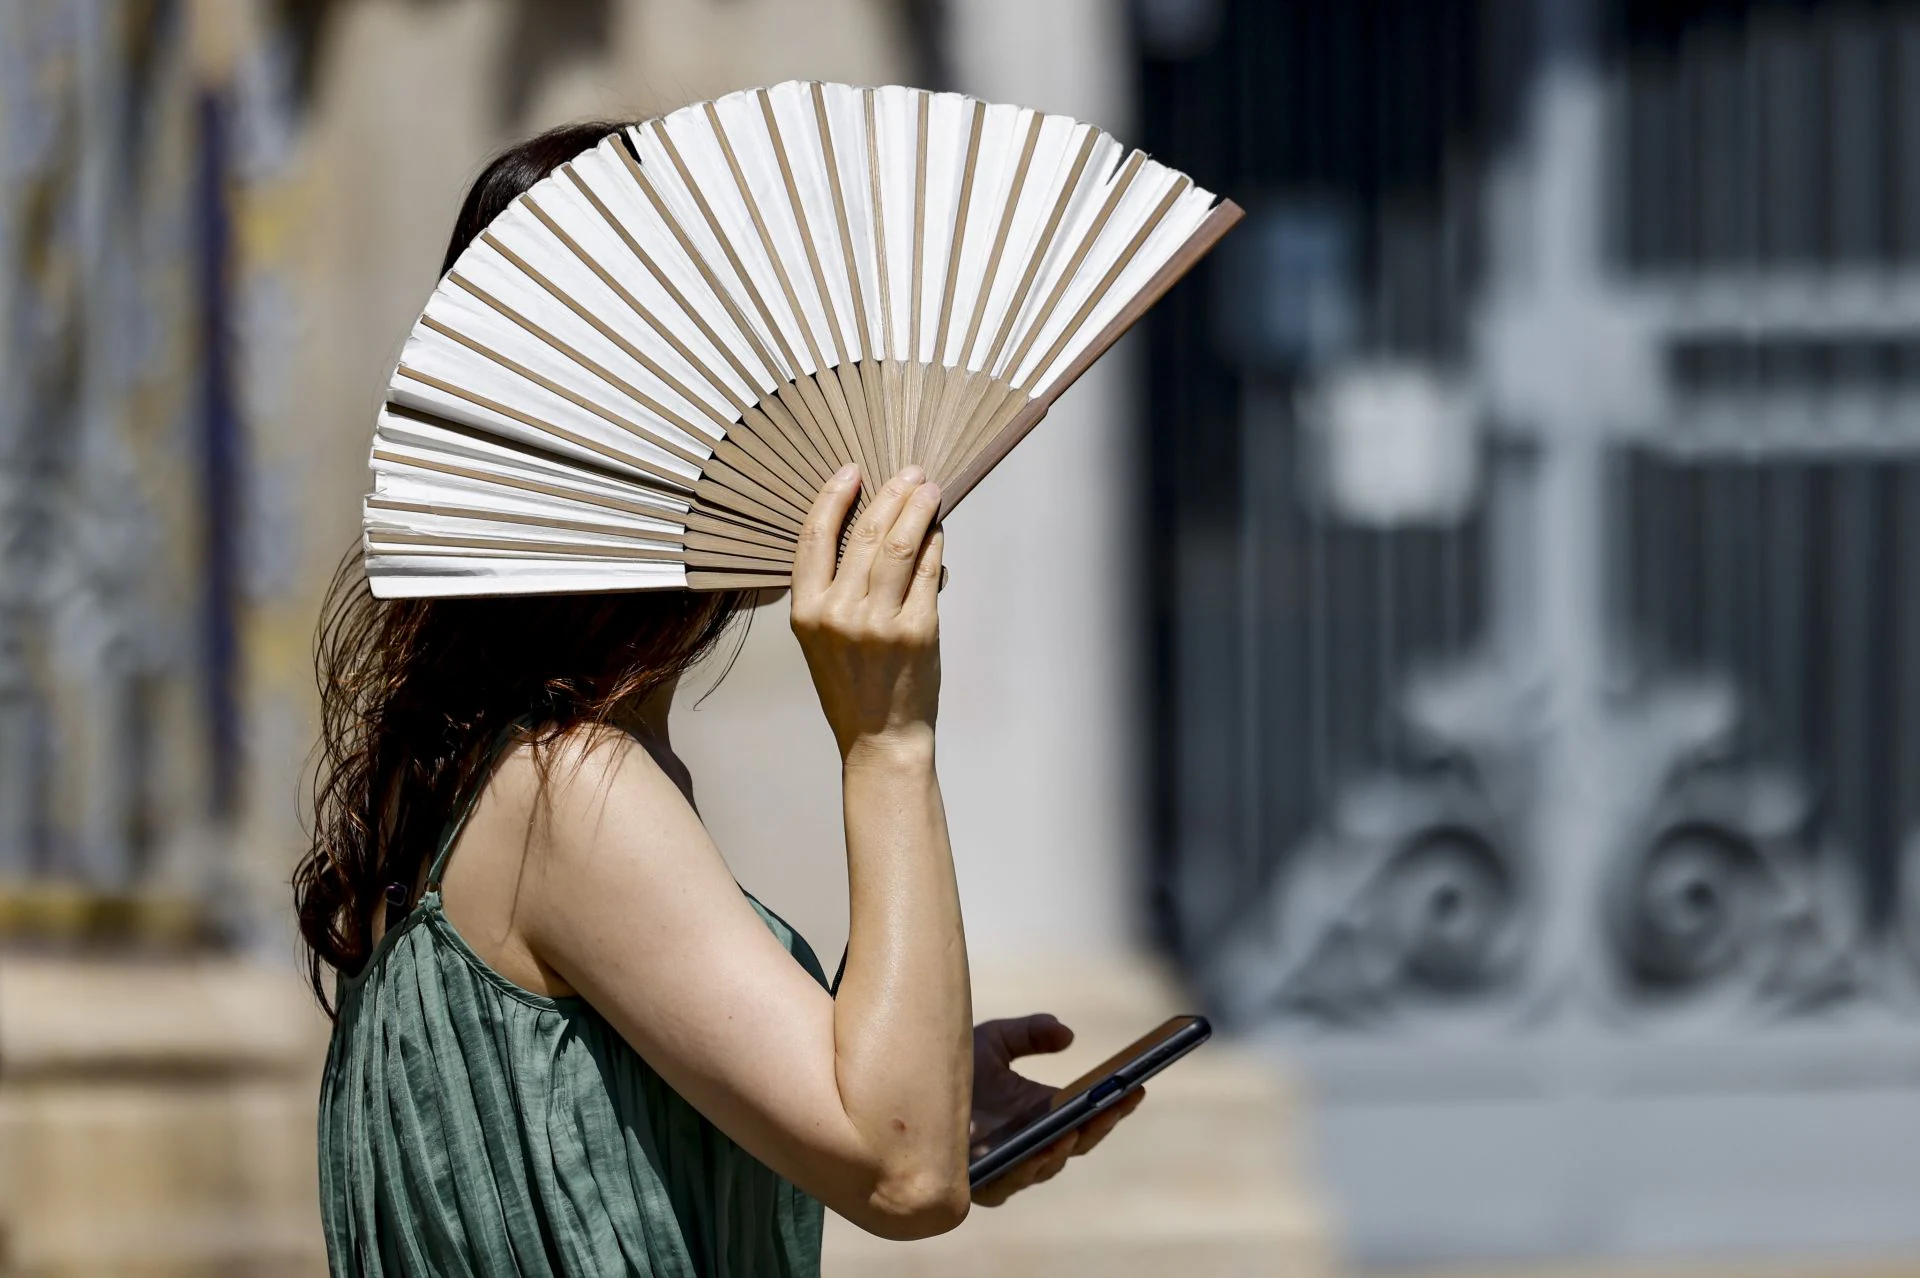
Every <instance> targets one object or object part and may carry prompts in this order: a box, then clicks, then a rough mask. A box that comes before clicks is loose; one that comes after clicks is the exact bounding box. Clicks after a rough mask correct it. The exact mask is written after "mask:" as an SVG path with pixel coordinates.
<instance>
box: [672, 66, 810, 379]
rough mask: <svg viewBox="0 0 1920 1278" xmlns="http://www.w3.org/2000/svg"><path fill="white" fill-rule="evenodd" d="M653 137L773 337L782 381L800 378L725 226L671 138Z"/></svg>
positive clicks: (796, 360) (796, 362)
mask: <svg viewBox="0 0 1920 1278" xmlns="http://www.w3.org/2000/svg"><path fill="white" fill-rule="evenodd" d="M708 105H709V106H711V105H712V104H711V103H709V104H708ZM709 127H711V125H709ZM654 136H655V137H656V138H658V139H659V141H660V147H661V149H662V150H663V151H665V152H666V154H667V159H668V161H669V162H671V163H672V165H673V168H674V171H675V172H676V173H678V174H679V175H680V182H681V185H683V186H684V187H686V189H687V193H688V194H689V195H690V196H692V197H693V202H694V206H695V207H696V208H698V209H699V210H700V216H701V217H702V218H704V219H705V220H706V223H707V229H708V230H709V231H711V232H712V233H713V237H714V240H715V241H716V242H717V243H718V244H719V245H720V251H721V252H722V253H723V254H725V255H726V259H727V264H728V265H729V266H731V267H732V268H733V273H734V276H735V278H737V279H738V280H739V281H740V287H741V288H742V289H743V290H744V291H745V293H746V295H747V297H748V298H749V299H750V300H751V301H752V302H753V306H754V309H755V310H757V311H759V312H760V319H761V321H762V322H763V323H764V324H765V325H766V327H767V334H768V335H769V336H770V337H772V338H773V342H774V345H775V346H777V347H778V348H779V351H780V357H781V362H780V365H779V366H780V367H781V368H782V369H784V370H785V377H786V379H787V380H789V381H791V380H792V379H793V378H796V377H798V376H800V373H801V368H800V359H799V357H798V356H797V355H795V354H794V350H793V347H792V346H790V345H788V343H787V337H786V334H785V333H783V332H781V331H780V324H779V321H777V320H775V319H774V317H773V308H772V307H770V306H768V305H767V299H766V298H765V297H764V296H763V295H762V294H761V292H760V286H759V285H758V284H755V283H754V282H753V276H752V275H751V274H750V273H749V272H748V271H747V264H746V263H745V262H744V261H742V260H741V257H740V251H739V250H738V249H736V248H735V247H734V246H733V240H732V239H731V238H730V237H729V236H728V234H727V230H726V227H725V226H723V225H722V224H721V222H720V219H719V218H718V217H717V216H715V215H714V212H713V205H712V204H710V203H708V201H707V193H706V192H705V191H704V190H702V189H701V187H700V185H699V184H698V183H697V182H695V181H694V179H693V171H692V170H691V169H689V168H688V167H687V162H686V160H685V159H684V158H682V156H681V154H680V148H679V147H678V146H676V145H674V141H673V137H672V135H671V134H669V133H668V132H667V131H666V130H665V129H664V128H657V129H655V130H654ZM718 136H721V137H723V136H724V135H718ZM742 324H743V327H748V326H747V325H745V324H744V317H743V321H742Z"/></svg>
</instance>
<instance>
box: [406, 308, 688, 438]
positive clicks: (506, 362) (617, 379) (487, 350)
mask: <svg viewBox="0 0 1920 1278" xmlns="http://www.w3.org/2000/svg"><path fill="white" fill-rule="evenodd" d="M451 278H452V280H453V282H454V283H456V284H458V285H460V287H461V288H463V289H465V290H466V291H467V292H469V293H471V294H473V296H475V297H476V298H479V299H480V300H481V301H482V302H484V303H486V304H487V305H488V306H489V307H491V308H492V309H493V310H495V311H497V312H499V313H500V314H501V315H502V316H503V317H505V318H506V319H508V320H511V321H513V322H515V323H517V324H519V325H520V326H521V327H522V328H525V329H526V330H527V331H528V332H529V333H532V334H533V335H534V336H535V337H538V338H540V339H541V340H542V341H545V342H546V343H547V344H548V345H549V346H551V347H552V348H553V349H554V350H556V351H558V352H559V353H560V354H562V355H564V356H566V357H567V358H568V359H570V360H572V361H573V362H574V363H575V364H577V365H579V366H580V367H581V368H584V369H586V370H587V371H588V372H590V373H592V374H593V375H594V376H595V377H598V378H600V380H602V381H603V382H605V383H607V385H609V386H612V387H613V388H614V389H615V390H618V391H620V392H621V393H622V394H624V395H626V396H627V397H628V398H629V399H632V400H633V401H634V402H635V403H637V404H639V405H640V406H641V407H643V408H645V409H646V410H647V411H648V412H650V413H653V414H654V415H655V416H657V417H659V418H660V420H662V421H664V422H666V423H667V424H668V425H670V426H673V427H674V428H675V429H677V430H680V431H684V432H685V433H686V435H687V436H688V438H690V439H694V440H697V441H704V440H705V439H707V438H708V435H707V433H706V432H705V431H703V430H701V429H700V428H698V427H697V426H695V425H694V424H693V423H692V422H691V421H689V420H688V419H687V418H685V417H683V416H681V415H680V414H679V413H677V412H675V411H673V410H672V409H671V408H669V407H668V406H667V405H665V404H663V403H661V402H660V401H659V400H657V399H655V398H654V397H653V396H651V395H649V394H647V393H646V392H645V391H643V390H641V389H640V388H639V387H638V386H635V385H633V384H632V383H630V382H628V381H627V380H626V379H625V378H622V377H621V376H620V375H619V374H617V373H615V372H614V371H613V370H611V369H609V368H604V367H602V366H601V365H600V364H599V363H597V362H596V361H594V360H593V359H591V358H590V357H588V356H587V355H585V354H583V353H582V352H580V351H577V350H575V349H574V348H573V347H571V346H569V345H567V344H566V343H565V342H563V341H561V340H560V339H558V338H557V337H554V336H553V335H552V334H551V333H548V332H546V330H544V329H542V328H541V327H540V326H539V325H537V324H534V323H533V322H532V321H531V320H527V319H525V318H524V317H523V316H521V315H520V314H519V313H518V312H516V311H514V310H513V309H512V308H511V307H509V306H506V305H505V304H504V303H501V302H499V301H497V299H495V298H493V297H492V295H491V294H488V293H486V292H485V291H484V290H481V289H478V288H476V287H475V286H474V285H473V284H472V283H470V282H469V281H467V280H465V279H463V278H461V277H460V275H459V274H458V273H457V272H456V273H454V274H453V275H452V276H451ZM420 322H421V323H422V324H424V325H426V326H427V327H429V328H432V329H433V330H434V331H435V332H437V333H440V334H441V335H442V336H445V337H450V338H452V339H453V340H454V341H457V342H459V343H460V344H461V345H463V346H465V347H467V349H469V350H471V351H474V352H475V353H477V354H480V355H484V356H486V357H487V358H488V359H491V360H493V361H494V362H495V363H497V364H499V365H500V366H501V367H503V368H510V369H512V370H513V371H514V372H516V373H518V374H519V375H520V376H522V377H524V378H526V379H527V380H528V381H530V382H533V383H535V384H536V385H539V386H541V387H543V388H545V389H546V390H549V391H551V392H552V393H553V394H555V395H559V396H560V397H561V398H563V399H566V400H568V401H569V402H571V403H572V404H574V405H575V406H576V407H579V408H584V409H586V410H587V411H588V412H590V413H593V414H594V415H595V416H597V417H601V418H604V419H605V420H607V421H609V422H611V423H613V424H614V425H616V426H620V427H624V428H626V429H628V430H632V431H634V432H635V433H637V434H641V435H643V436H644V437H645V438H647V439H648V440H649V441H651V442H653V443H657V444H658V445H659V446H660V447H661V448H664V449H666V450H667V451H668V452H670V453H672V454H673V455H674V456H676V457H678V458H679V459H680V460H681V461H684V462H688V463H690V464H692V465H695V466H698V465H699V464H700V463H701V462H703V461H705V460H706V454H705V453H703V452H701V451H700V450H699V449H697V448H690V447H688V446H687V445H686V444H684V443H682V442H681V441H679V440H677V439H674V438H673V437H672V436H671V435H666V434H663V433H661V432H660V431H658V430H656V429H655V428H653V427H651V426H648V425H646V424H645V423H642V422H633V421H631V419H629V418H627V417H626V416H625V415H623V414H620V413H615V412H613V411H612V410H611V409H606V408H602V407H600V406H599V405H596V404H594V403H592V402H591V401H589V400H587V399H586V398H585V397H584V396H582V395H581V394H579V393H578V392H577V391H574V390H573V389H572V388H570V387H566V386H562V385H561V384H560V383H558V382H555V381H553V380H552V379H551V378H549V377H547V376H546V375H545V374H542V373H537V372H535V371H534V370H533V369H531V368H529V367H528V366H526V365H524V364H521V363H520V362H519V361H518V360H515V359H514V358H512V357H511V356H509V355H506V354H503V353H502V352H500V351H496V350H494V349H493V348H491V347H489V346H488V345H486V343H484V342H482V341H480V340H479V339H478V338H474V337H471V336H470V335H468V334H463V333H461V332H460V331H459V330H458V329H456V328H454V327H452V326H451V325H448V324H444V323H441V322H438V321H434V320H432V319H431V318H430V317H428V316H424V315H423V316H421V320H420Z"/></svg>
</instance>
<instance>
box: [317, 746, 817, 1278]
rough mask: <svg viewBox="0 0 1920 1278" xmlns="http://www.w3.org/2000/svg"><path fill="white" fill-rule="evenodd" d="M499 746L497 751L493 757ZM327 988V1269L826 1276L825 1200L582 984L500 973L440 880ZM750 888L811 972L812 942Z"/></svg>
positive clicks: (447, 845)
mask: <svg viewBox="0 0 1920 1278" xmlns="http://www.w3.org/2000/svg"><path fill="white" fill-rule="evenodd" d="M496 754H497V751H496ZM478 789H479V787H478V786H476V787H475V793H474V794H472V795H469V796H468V797H467V798H466V799H465V800H464V801H463V803H462V804H461V806H460V809H459V811H458V812H457V813H456V815H455V816H454V819H453V820H452V821H450V822H449V823H448V826H447V829H446V830H445V832H443V834H442V835H441V838H440V844H439V847H438V849H437V850H436V852H435V856H434V860H433V864H432V866H431V867H430V868H429V869H428V871H427V890H426V892H425V894H424V895H423V896H422V897H421V899H420V902H419V904H418V905H416V906H415V907H414V909H413V910H412V912H411V913H410V914H408V915H407V916H406V917H405V918H404V919H402V920H400V921H399V922H398V924H397V925H396V926H393V927H391V928H389V929H388V931H387V932H386V934H385V935H383V936H382V937H381V938H380V944H379V945H378V946H377V947H376V948H375V950H374V952H373V955H372V957H371V958H370V959H369V960H368V961H367V963H366V965H365V966H364V967H363V968H362V969H361V971H360V972H359V973H358V974H356V975H353V976H343V977H341V979H340V982H339V987H338V988H339V994H338V1002H339V1019H338V1021H337V1023H336V1024H335V1026H334V1031H333V1041H332V1046H331V1048H330V1049H329V1051H328V1055H327V1065H326V1073H325V1075H324V1076H323V1079H322V1082H321V1090H320V1133H319V1135H320V1197H321V1215H322V1218H323V1223H324V1226H325V1230H326V1238H327V1255H328V1259H329V1263H330V1265H331V1269H332V1272H333V1274H334V1275H335V1276H336V1278H343V1276H346V1275H352V1276H353V1278H402V1276H405V1278H424V1276H425V1275H436V1276H437V1275H473V1276H474V1278H492V1276H493V1275H541V1276H543V1278H545V1276H547V1275H553V1276H556V1278H559V1276H567V1278H575V1276H577V1278H587V1276H589V1275H591V1276H592V1278H610V1276H612V1275H647V1276H648V1278H788V1276H790V1275H796V1276H797V1275H807V1276H812V1275H817V1274H818V1273H819V1272H820V1231H821V1225H822V1221H823V1212H822V1208H821V1206H820V1204H819V1203H818V1202H816V1201H815V1200H814V1199H812V1198H810V1197H808V1196H807V1195H806V1194H804V1193H802V1192H801V1191H800V1190H798V1189H796V1188H795V1187H794V1186H793V1185H791V1184H789V1183H787V1182H786V1181H784V1180H782V1179H781V1178H780V1177H779V1176H777V1175H775V1174H774V1173H773V1172H772V1171H770V1170H768V1169H767V1167H766V1166H764V1165H763V1164H761V1163H760V1162H758V1161H757V1160H755V1159H754V1158H753V1157H752V1156H751V1155H749V1154H748V1153H747V1152H746V1151H744V1150H742V1149H741V1148H740V1147H739V1146H738V1145H736V1144H734V1143H733V1142H732V1141H731V1140H729V1139H728V1138H727V1137H726V1136H725V1135H723V1134H722V1133H721V1132H720V1131H719V1129H718V1128H716V1127H714V1125H713V1124H712V1123H710V1122H708V1121H707V1120H706V1119H705V1118H704V1117H702V1116H701V1115H700V1113H699V1112H698V1111H697V1110H695V1109H694V1108H693V1107H692V1106H691V1105H689V1104H688V1103H687V1102H686V1101H684V1100H682V1099H681V1098H680V1097H679V1096H678V1095H677V1094H676V1093H675V1092H674V1091H673V1089H671V1088H670V1087H668V1086H667V1085H666V1083H664V1082H662V1081H661V1079H660V1076H659V1075H658V1074H656V1073H654V1072H653V1070H652V1069H651V1068H650V1067H649V1066H648V1065H647V1063H646V1061H644V1060H642V1059H641V1058H640V1055H639V1053H637V1052H635V1051H634V1050H633V1049H632V1048H631V1047H629V1046H628V1045H627V1043H626V1041H625V1040H624V1039H622V1038H621V1037H620V1035H619V1034H617V1033H615V1032H614V1030H613V1027H612V1026H610V1025H608V1024H607V1022H606V1020H605V1019H604V1018H603V1017H601V1015H600V1014H599V1013H598V1012H596V1011H594V1010H593V1008H592V1007H591V1006H590V1005H589V1004H588V1003H587V1001H586V1000H585V999H583V998H578V997H574V998H548V997H544V996H542V995H538V994H535V993H532V992H531V991H529V990H525V989H522V988H520V987H519V986H517V985H515V984H513V983H512V982H510V981H508V980H507V979H506V978H505V977H503V976H501V975H500V974H499V973H498V972H496V971H494V970H493V969H492V968H491V967H489V966H488V965H487V964H486V962H485V961H484V960H483V959H481V958H480V956H479V955H478V954H476V953H475V952H474V951H473V950H472V949H471V948H470V947H469V946H468V945H467V943H466V942H465V941H464V940H462V939H461V937H460V934H459V933H458V932H457V931H455V930H454V927H453V924H452V922H451V921H450V920H449V919H448V918H447V915H446V911H445V909H444V908H443V906H442V904H441V900H440V878H441V875H442V874H443V873H444V871H445V869H446V863H447V859H448V855H449V853H450V852H451V851H452V849H453V845H454V843H455V842H456V841H457V840H458V838H459V836H460V831H461V829H462V828H463V827H464V826H465V824H466V818H467V814H468V812H470V811H471V810H472V807H473V803H474V800H475V799H476V798H477V796H478ZM747 899H748V900H749V901H752V903H753V907H754V909H755V910H756V911H758V912H759V914H760V916H761V917H762V918H763V919H765V920H766V924H767V926H768V927H769V928H771V929H772V930H773V933H774V935H775V936H777V937H779V938H780V941H781V943H782V944H784V945H785V946H786V947H787V950H788V952H790V953H791V954H792V955H793V957H794V958H795V960H797V961H798V962H799V963H800V965H801V966H802V967H804V968H805V969H806V970H807V972H808V973H809V974H810V975H812V976H813V978H814V979H815V980H818V981H819V982H820V983H821V984H822V985H823V986H824V985H826V984H827V981H826V978H825V974H824V973H823V972H822V971H821V968H820V963H819V961H818V960H817V959H816V958H815V957H814V954H813V951H812V950H811V949H810V948H808V946H807V943H806V941H805V940H803V939H802V938H801V937H800V936H799V934H798V933H796V932H795V931H794V930H793V929H792V928H791V927H789V926H787V925H786V923H784V922H782V921H781V920H780V918H778V917H777V916H776V915H775V914H774V913H773V912H772V911H770V910H768V909H767V908H766V907H765V906H763V905H761V904H760V902H758V901H755V900H753V897H752V896H751V895H750V894H749V895H748V897H747Z"/></svg>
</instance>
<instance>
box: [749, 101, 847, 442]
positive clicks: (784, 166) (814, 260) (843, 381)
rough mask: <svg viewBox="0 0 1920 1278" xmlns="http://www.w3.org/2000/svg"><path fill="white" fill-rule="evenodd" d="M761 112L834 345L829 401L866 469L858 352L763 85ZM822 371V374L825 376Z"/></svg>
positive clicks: (827, 159) (833, 176)
mask: <svg viewBox="0 0 1920 1278" xmlns="http://www.w3.org/2000/svg"><path fill="white" fill-rule="evenodd" d="M759 96H760V114H761V116H762V118H763V119H764V120H765V121H766V126H767V136H768V137H769V138H770V139H771V140H772V143H773V154H774V159H775V160H776V161H777V162H778V163H779V166H780V177H781V180H782V182H783V183H784V184H785V186H786V192H787V204H788V206H789V207H790V208H791V209H792V210H793V218H794V224H795V225H796V226H798V227H799V229H800V244H801V247H802V248H803V249H805V251H806V255H807V269H808V270H809V271H810V272H811V274H812V275H813V289H814V292H815V294H816V295H818V297H819V298H820V306H821V309H822V310H823V311H825V312H826V317H827V328H828V333H829V335H830V336H831V337H832V339H833V345H834V356H835V358H834V361H833V369H834V380H836V381H837V382H839V384H840V387H839V394H838V395H836V396H832V397H830V403H831V404H833V405H834V406H835V407H836V408H837V409H838V410H839V411H841V412H844V414H845V415H846V427H847V437H848V443H849V445H850V446H851V447H850V450H849V451H850V454H851V459H852V460H853V461H856V462H858V463H859V464H860V467H861V469H863V470H865V469H868V468H870V467H871V466H872V464H873V448H872V428H871V425H870V423H869V422H868V420H867V414H866V399H865V396H864V394H862V395H855V394H853V393H852V392H851V390H850V389H849V388H848V386H847V381H848V376H849V375H848V365H849V364H850V363H852V362H853V361H854V360H856V359H857V358H858V357H859V352H858V351H857V350H856V349H855V348H854V346H853V345H852V344H851V343H849V342H848V341H847V337H846V334H845V332H844V331H843V329H842V327H841V324H840V316H839V311H838V309H837V308H836V307H835V305H834V301H833V290H832V289H830V288H829V287H828V286H827V273H826V270H825V269H824V268H823V267H822V266H821V265H820V254H819V251H818V249H817V248H816V246H815V244H814V234H813V224H812V222H811V221H810V220H809V219H808V217H807V207H806V201H805V200H804V199H802V198H801V196H800V187H799V184H798V183H797V182H795V181H794V177H793V163H792V159H791V157H790V156H789V155H788V153H787V144H786V140H785V138H784V137H783V136H782V135H781V132H780V121H779V119H778V118H777V117H776V115H775V113H774V110H773V99H772V98H771V97H770V96H769V95H768V93H767V91H766V90H765V89H762V90H760V95H759ZM824 159H825V162H826V163H827V166H828V170H829V177H830V180H837V178H838V174H837V173H833V172H832V167H833V165H832V158H831V152H826V153H824ZM851 287H852V289H853V295H854V296H855V297H857V296H859V281H858V280H854V281H851ZM824 372H825V370H824V369H823V370H822V377H823V380H824Z"/></svg>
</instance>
